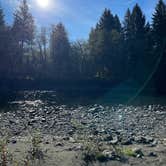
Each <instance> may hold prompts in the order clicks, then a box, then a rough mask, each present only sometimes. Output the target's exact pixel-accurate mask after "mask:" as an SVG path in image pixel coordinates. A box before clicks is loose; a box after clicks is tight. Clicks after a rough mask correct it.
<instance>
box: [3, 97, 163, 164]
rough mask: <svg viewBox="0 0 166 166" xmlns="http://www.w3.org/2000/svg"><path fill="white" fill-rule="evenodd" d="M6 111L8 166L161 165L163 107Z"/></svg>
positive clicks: (23, 105)
mask: <svg viewBox="0 0 166 166" xmlns="http://www.w3.org/2000/svg"><path fill="white" fill-rule="evenodd" d="M11 108H12V111H7V112H1V113H0V129H1V130H0V137H1V140H3V141H1V142H5V143H1V144H2V145H1V147H6V149H7V150H6V151H7V153H9V154H11V155H10V157H8V156H6V159H5V160H6V162H7V164H8V165H13V162H14V163H17V164H18V165H25V166H26V163H28V164H29V165H39V163H40V165H44V166H45V165H50V166H54V165H59V166H61V165H63V166H67V165H71V166H77V165H78V166H79V165H88V164H89V165H106V164H107V165H113V166H114V165H115V166H118V165H119V166H121V165H126V166H129V165H140V166H143V165H147V166H149V165H151V166H152V165H154V166H164V165H166V157H165V156H166V106H161V105H148V106H124V105H117V106H102V105H93V106H92V105H91V106H74V107H67V106H65V105H61V106H57V105H56V104H53V103H52V104H50V103H49V104H48V103H44V102H42V101H41V100H35V101H19V102H12V103H11ZM3 153H4V150H3V148H1V154H2V156H3ZM11 156H12V157H11ZM28 156H29V157H28ZM30 156H31V157H30ZM1 158H2V157H1ZM1 160H2V159H1ZM32 161H34V162H32ZM1 162H3V160H2V161H1Z"/></svg>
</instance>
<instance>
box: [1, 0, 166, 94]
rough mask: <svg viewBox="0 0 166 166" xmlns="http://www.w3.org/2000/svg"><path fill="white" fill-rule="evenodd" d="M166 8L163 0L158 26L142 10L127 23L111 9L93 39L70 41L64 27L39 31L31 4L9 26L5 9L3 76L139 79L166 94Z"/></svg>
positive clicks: (157, 11)
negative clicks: (30, 8)
mask: <svg viewBox="0 0 166 166" xmlns="http://www.w3.org/2000/svg"><path fill="white" fill-rule="evenodd" d="M165 29H166V4H165V3H164V2H163V1H162V0H159V2H158V4H157V5H156V9H155V12H154V14H153V16H152V22H151V23H149V22H147V21H146V18H145V15H144V13H143V11H142V10H141V8H140V6H139V5H138V4H136V5H135V6H134V7H133V9H132V10H130V9H127V11H126V14H125V16H124V20H122V21H120V19H119V17H118V15H113V14H112V13H111V11H110V9H105V10H104V12H103V13H102V15H101V17H100V18H99V21H98V22H97V23H96V26H95V27H93V28H92V29H91V32H90V34H89V38H88V40H87V41H83V40H78V41H74V42H70V39H69V37H68V34H67V30H66V29H65V27H64V25H63V23H58V24H57V25H53V26H52V27H51V28H45V27H41V28H37V27H35V22H34V18H33V16H32V15H31V13H30V11H29V7H28V4H27V1H26V0H22V1H21V3H20V6H19V7H18V9H16V11H15V13H14V22H13V25H11V26H8V25H6V23H5V20H4V14H3V9H1V8H0V78H1V79H11V78H12V79H33V80H35V79H44V80H45V81H47V80H49V79H54V80H96V79H99V80H109V81H113V82H117V83H119V82H122V81H125V80H134V81H135V82H138V83H140V84H143V83H144V82H150V84H151V85H153V86H154V87H155V88H157V89H158V90H160V91H164V89H165V90H166V88H165V83H166V77H165V73H166V30H165Z"/></svg>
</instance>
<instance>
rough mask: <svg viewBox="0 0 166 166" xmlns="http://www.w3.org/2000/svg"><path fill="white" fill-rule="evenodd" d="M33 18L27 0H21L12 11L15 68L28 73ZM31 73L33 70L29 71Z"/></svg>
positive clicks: (31, 47)
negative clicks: (15, 48)
mask: <svg viewBox="0 0 166 166" xmlns="http://www.w3.org/2000/svg"><path fill="white" fill-rule="evenodd" d="M34 31H35V25H34V19H33V17H32V15H31V13H30V12H29V6H28V3H27V0H22V1H21V4H20V6H19V8H18V9H17V10H16V12H15V13H14V23H13V27H12V32H13V35H12V36H13V39H14V40H15V41H14V42H15V43H16V44H17V46H16V47H18V48H19V49H17V52H16V53H15V55H16V59H17V68H18V69H17V70H18V71H21V72H22V73H30V72H28V70H32V67H31V66H30V60H32V59H33V58H34V50H33V40H34ZM31 73H33V71H32V72H31Z"/></svg>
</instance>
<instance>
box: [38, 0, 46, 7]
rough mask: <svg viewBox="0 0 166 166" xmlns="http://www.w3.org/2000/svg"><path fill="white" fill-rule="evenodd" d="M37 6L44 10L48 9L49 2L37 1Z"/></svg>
mask: <svg viewBox="0 0 166 166" xmlns="http://www.w3.org/2000/svg"><path fill="white" fill-rule="evenodd" d="M37 4H38V5H39V6H40V7H42V8H47V7H48V6H49V0H37Z"/></svg>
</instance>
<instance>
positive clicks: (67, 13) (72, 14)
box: [0, 0, 166, 41]
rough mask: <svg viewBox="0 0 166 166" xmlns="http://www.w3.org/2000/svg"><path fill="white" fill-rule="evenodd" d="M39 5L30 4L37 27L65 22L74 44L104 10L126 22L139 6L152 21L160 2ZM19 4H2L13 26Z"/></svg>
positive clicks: (75, 0) (53, 0) (88, 0)
mask: <svg viewBox="0 0 166 166" xmlns="http://www.w3.org/2000/svg"><path fill="white" fill-rule="evenodd" d="M38 1H39V0H28V3H29V6H30V11H31V13H32V15H33V16H34V18H35V22H36V25H37V27H40V26H45V27H50V25H53V24H57V23H58V22H62V23H63V24H64V25H65V27H66V29H67V32H68V35H69V38H70V40H72V41H74V40H77V39H87V38H88V35H89V33H90V30H91V28H92V27H94V26H95V25H96V23H97V21H98V20H99V18H100V16H101V14H102V12H103V11H104V9H105V8H109V9H110V10H111V12H112V13H113V14H117V15H118V16H119V18H120V20H121V21H123V18H124V15H125V12H126V10H127V8H130V9H132V8H133V6H134V5H135V4H136V3H138V4H139V5H140V6H141V8H142V10H143V12H144V14H145V16H146V19H147V20H148V21H151V17H152V13H153V12H154V9H155V6H156V4H157V2H158V0H49V5H48V6H47V7H41V6H40V5H39V4H38ZM41 1H42V0H41ZM165 1H166V0H165ZM18 3H19V0H0V6H1V7H2V8H3V9H4V14H5V19H6V21H7V23H8V24H10V25H11V24H12V22H13V13H14V11H15V10H16V9H17V7H18Z"/></svg>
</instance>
